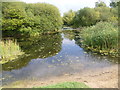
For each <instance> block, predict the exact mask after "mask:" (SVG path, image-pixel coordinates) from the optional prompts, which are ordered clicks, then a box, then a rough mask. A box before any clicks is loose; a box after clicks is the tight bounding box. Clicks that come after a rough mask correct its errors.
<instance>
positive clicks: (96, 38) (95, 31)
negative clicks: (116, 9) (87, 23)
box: [81, 22, 118, 57]
mask: <svg viewBox="0 0 120 90" xmlns="http://www.w3.org/2000/svg"><path fill="white" fill-rule="evenodd" d="M81 36H82V40H81V43H82V46H83V47H85V48H87V49H89V50H91V51H95V52H99V53H101V54H104V55H111V56H113V57H114V56H116V57H117V56H118V27H117V26H115V25H113V24H112V23H110V22H99V23H97V24H96V25H95V26H91V27H87V28H84V30H83V31H82V35H81Z"/></svg>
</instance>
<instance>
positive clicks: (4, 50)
mask: <svg viewBox="0 0 120 90" xmlns="http://www.w3.org/2000/svg"><path fill="white" fill-rule="evenodd" d="M22 54H23V52H22V50H21V49H20V47H19V45H18V44H17V41H16V40H14V41H13V40H4V41H0V63H1V64H4V63H7V62H9V61H12V60H14V59H16V58H17V57H18V56H19V55H22Z"/></svg>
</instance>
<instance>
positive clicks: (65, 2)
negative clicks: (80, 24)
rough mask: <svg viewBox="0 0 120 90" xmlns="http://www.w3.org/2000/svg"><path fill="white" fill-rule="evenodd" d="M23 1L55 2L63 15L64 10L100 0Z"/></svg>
mask: <svg viewBox="0 0 120 90" xmlns="http://www.w3.org/2000/svg"><path fill="white" fill-rule="evenodd" d="M21 1H24V2H26V3H37V2H45V3H50V4H53V5H55V6H57V7H58V8H59V10H60V12H61V15H63V13H64V12H67V11H68V10H70V9H72V10H74V11H77V10H79V9H81V8H84V7H94V6H95V2H97V1H99V0H21ZM101 1H104V2H105V3H106V4H107V5H109V2H110V0H101Z"/></svg>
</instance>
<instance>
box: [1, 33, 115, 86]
mask: <svg viewBox="0 0 120 90" xmlns="http://www.w3.org/2000/svg"><path fill="white" fill-rule="evenodd" d="M18 43H19V44H20V47H21V48H22V50H23V51H24V52H25V53H26V54H25V55H23V56H21V57H20V58H18V59H17V60H15V61H13V62H10V63H7V64H4V65H3V66H2V67H3V68H2V70H3V71H2V76H3V77H2V78H3V79H2V81H3V85H7V84H9V83H11V82H14V81H19V80H32V79H37V80H41V79H47V78H51V77H54V76H60V75H64V74H73V73H81V72H84V71H86V70H89V69H93V70H94V69H97V68H103V67H109V66H112V65H115V64H116V63H115V61H116V59H115V58H110V57H107V56H100V55H97V54H94V53H91V52H89V51H85V50H84V49H83V48H81V46H80V45H81V44H80V37H79V35H78V34H77V33H75V32H72V33H68V32H66V33H58V34H52V35H43V36H40V37H36V38H28V39H20V40H18Z"/></svg>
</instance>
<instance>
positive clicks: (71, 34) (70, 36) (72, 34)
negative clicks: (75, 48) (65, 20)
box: [63, 31, 75, 40]
mask: <svg viewBox="0 0 120 90" xmlns="http://www.w3.org/2000/svg"><path fill="white" fill-rule="evenodd" d="M63 33H64V37H65V38H68V39H69V40H73V39H74V38H75V32H73V31H65V32H63Z"/></svg>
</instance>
